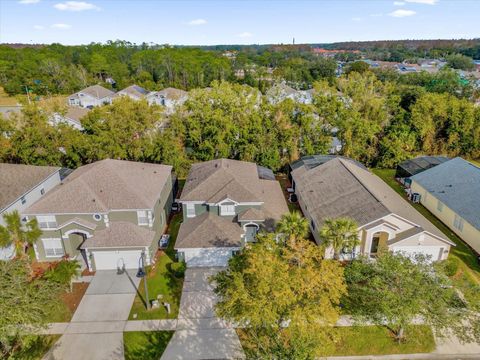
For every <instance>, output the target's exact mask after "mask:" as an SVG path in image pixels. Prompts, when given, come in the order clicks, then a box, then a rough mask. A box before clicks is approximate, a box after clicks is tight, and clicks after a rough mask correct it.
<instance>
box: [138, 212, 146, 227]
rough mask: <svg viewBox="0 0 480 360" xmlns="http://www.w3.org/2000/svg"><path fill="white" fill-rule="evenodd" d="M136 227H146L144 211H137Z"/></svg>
mask: <svg viewBox="0 0 480 360" xmlns="http://www.w3.org/2000/svg"><path fill="white" fill-rule="evenodd" d="M137 218H138V225H148V213H147V211H146V210H138V211H137Z"/></svg>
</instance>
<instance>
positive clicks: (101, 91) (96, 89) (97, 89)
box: [73, 85, 115, 99]
mask: <svg viewBox="0 0 480 360" xmlns="http://www.w3.org/2000/svg"><path fill="white" fill-rule="evenodd" d="M79 93H83V94H88V95H91V96H93V97H95V98H97V99H103V98H105V97H107V96H112V95H113V94H115V93H114V92H113V91H112V90H109V89H106V88H104V87H103V86H100V85H92V86H89V87H87V88H85V89H83V90H80V91H78V92H76V93H75V94H73V95H78V94H79Z"/></svg>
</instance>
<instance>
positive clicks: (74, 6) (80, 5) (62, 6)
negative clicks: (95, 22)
mask: <svg viewBox="0 0 480 360" xmlns="http://www.w3.org/2000/svg"><path fill="white" fill-rule="evenodd" d="M53 7H54V8H55V9H57V10H62V11H85V10H100V8H99V7H98V6H96V5H94V4H91V3H87V2H85V1H65V2H63V3H58V4H55V5H53Z"/></svg>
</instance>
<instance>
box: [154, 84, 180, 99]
mask: <svg viewBox="0 0 480 360" xmlns="http://www.w3.org/2000/svg"><path fill="white" fill-rule="evenodd" d="M155 94H158V95H160V96H164V97H166V98H168V99H172V100H179V99H182V98H185V97H187V96H188V92H186V91H185V90H182V89H176V88H172V87H168V88H165V89H163V90H160V91H157V92H156V93H155Z"/></svg>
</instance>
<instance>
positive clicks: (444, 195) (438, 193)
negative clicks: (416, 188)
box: [411, 157, 480, 230]
mask: <svg viewBox="0 0 480 360" xmlns="http://www.w3.org/2000/svg"><path fill="white" fill-rule="evenodd" d="M411 179H412V181H414V182H416V183H418V184H420V185H421V186H422V187H423V188H424V189H425V190H427V191H428V192H429V193H430V194H432V195H433V196H434V197H435V198H437V199H438V200H440V201H441V202H442V203H444V204H445V205H446V206H448V207H449V208H450V209H452V210H453V211H454V212H455V213H457V214H458V215H459V216H461V217H462V218H463V219H465V220H466V221H467V222H468V223H469V224H471V225H472V226H474V227H475V228H477V229H479V230H480V168H479V167H477V166H475V165H473V164H472V163H470V162H468V161H466V160H463V159H462V158H459V157H457V158H454V159H452V160H449V161H447V162H444V163H443V164H440V165H437V166H435V167H434V168H431V169H428V170H426V171H424V172H422V173H420V174H417V175H414V176H412V178H411Z"/></svg>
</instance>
